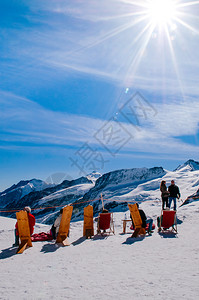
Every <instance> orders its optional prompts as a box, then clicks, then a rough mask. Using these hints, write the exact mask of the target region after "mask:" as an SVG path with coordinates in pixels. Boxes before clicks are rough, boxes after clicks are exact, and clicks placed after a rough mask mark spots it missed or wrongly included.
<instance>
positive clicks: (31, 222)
mask: <svg viewBox="0 0 199 300" xmlns="http://www.w3.org/2000/svg"><path fill="white" fill-rule="evenodd" d="M24 211H26V212H27V214H28V221H29V228H30V235H32V234H33V232H34V226H35V217H34V216H33V215H32V214H31V208H30V206H25V207H24ZM13 246H19V231H18V224H17V223H16V224H15V243H14V244H13Z"/></svg>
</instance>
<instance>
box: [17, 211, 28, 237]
mask: <svg viewBox="0 0 199 300" xmlns="http://www.w3.org/2000/svg"><path fill="white" fill-rule="evenodd" d="M16 217H17V224H18V231H19V237H20V239H21V240H22V239H30V227H29V220H28V214H27V212H26V211H24V210H21V211H19V212H17V213H16Z"/></svg>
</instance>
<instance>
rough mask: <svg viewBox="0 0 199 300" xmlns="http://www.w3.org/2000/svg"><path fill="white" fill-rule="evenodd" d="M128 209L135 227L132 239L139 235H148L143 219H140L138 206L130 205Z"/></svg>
mask: <svg viewBox="0 0 199 300" xmlns="http://www.w3.org/2000/svg"><path fill="white" fill-rule="evenodd" d="M128 207H129V210H130V213H131V217H132V219H133V223H134V227H135V230H134V233H133V234H132V237H137V236H138V235H141V234H146V230H145V228H143V227H142V219H141V217H140V213H139V210H138V207H137V204H128Z"/></svg>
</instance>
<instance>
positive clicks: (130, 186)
mask: <svg viewBox="0 0 199 300" xmlns="http://www.w3.org/2000/svg"><path fill="white" fill-rule="evenodd" d="M172 179H174V180H175V182H176V184H177V185H178V186H179V188H180V192H181V198H182V200H185V199H186V198H187V197H189V196H190V195H195V194H196V193H197V191H198V189H199V163H198V162H195V161H193V160H188V161H187V162H185V163H184V164H183V165H181V166H179V167H178V168H177V169H176V170H174V171H167V170H164V169H163V168H162V167H154V168H150V169H147V168H133V169H122V170H116V171H113V172H109V173H106V174H104V175H102V176H101V174H99V173H97V172H93V173H91V174H89V175H88V176H87V177H80V178H78V179H75V180H64V181H63V182H62V183H61V184H58V185H55V186H51V187H47V188H44V189H41V190H37V191H31V192H29V193H26V195H25V196H23V197H19V196H15V194H14V191H16V193H18V189H20V188H21V187H23V186H26V185H27V183H26V182H25V183H26V184H22V182H21V183H19V184H17V185H15V186H13V187H11V188H10V189H7V190H6V191H4V192H3V193H1V194H0V208H4V209H7V210H12V209H21V208H23V207H24V206H26V205H29V206H31V207H32V209H34V215H35V216H36V219H37V221H38V222H42V223H46V224H51V223H52V222H53V220H54V219H55V217H56V215H57V214H58V212H59V210H60V207H62V206H64V205H67V204H69V203H72V204H73V207H74V209H73V216H72V218H73V220H79V219H82V218H83V209H84V207H85V206H86V205H88V204H89V203H90V204H91V205H93V208H94V214H95V215H97V214H98V212H99V211H100V210H101V209H102V202H101V200H100V197H101V194H102V196H103V199H104V202H103V203H104V206H105V208H107V209H109V210H111V211H126V210H127V209H128V207H127V203H128V202H135V201H136V202H140V203H142V202H145V201H149V200H154V201H156V202H159V203H161V197H160V190H159V187H160V183H161V181H162V180H165V181H166V182H167V186H168V185H170V181H171V180H172ZM14 187H15V188H14ZM26 190H27V189H26ZM10 193H13V197H10ZM20 195H23V193H22V192H21V194H20ZM5 199H6V201H5ZM182 200H179V203H178V206H179V205H180V204H182ZM1 215H4V216H9V217H15V212H9V213H5V214H3V213H1Z"/></svg>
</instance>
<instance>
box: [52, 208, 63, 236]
mask: <svg viewBox="0 0 199 300" xmlns="http://www.w3.org/2000/svg"><path fill="white" fill-rule="evenodd" d="M62 213H63V208H61V209H60V212H59V215H58V217H57V218H56V219H55V222H54V223H53V225H52V227H51V233H52V237H53V239H54V240H55V239H56V238H57V235H58V232H59V226H60V223H61V218H62Z"/></svg>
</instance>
